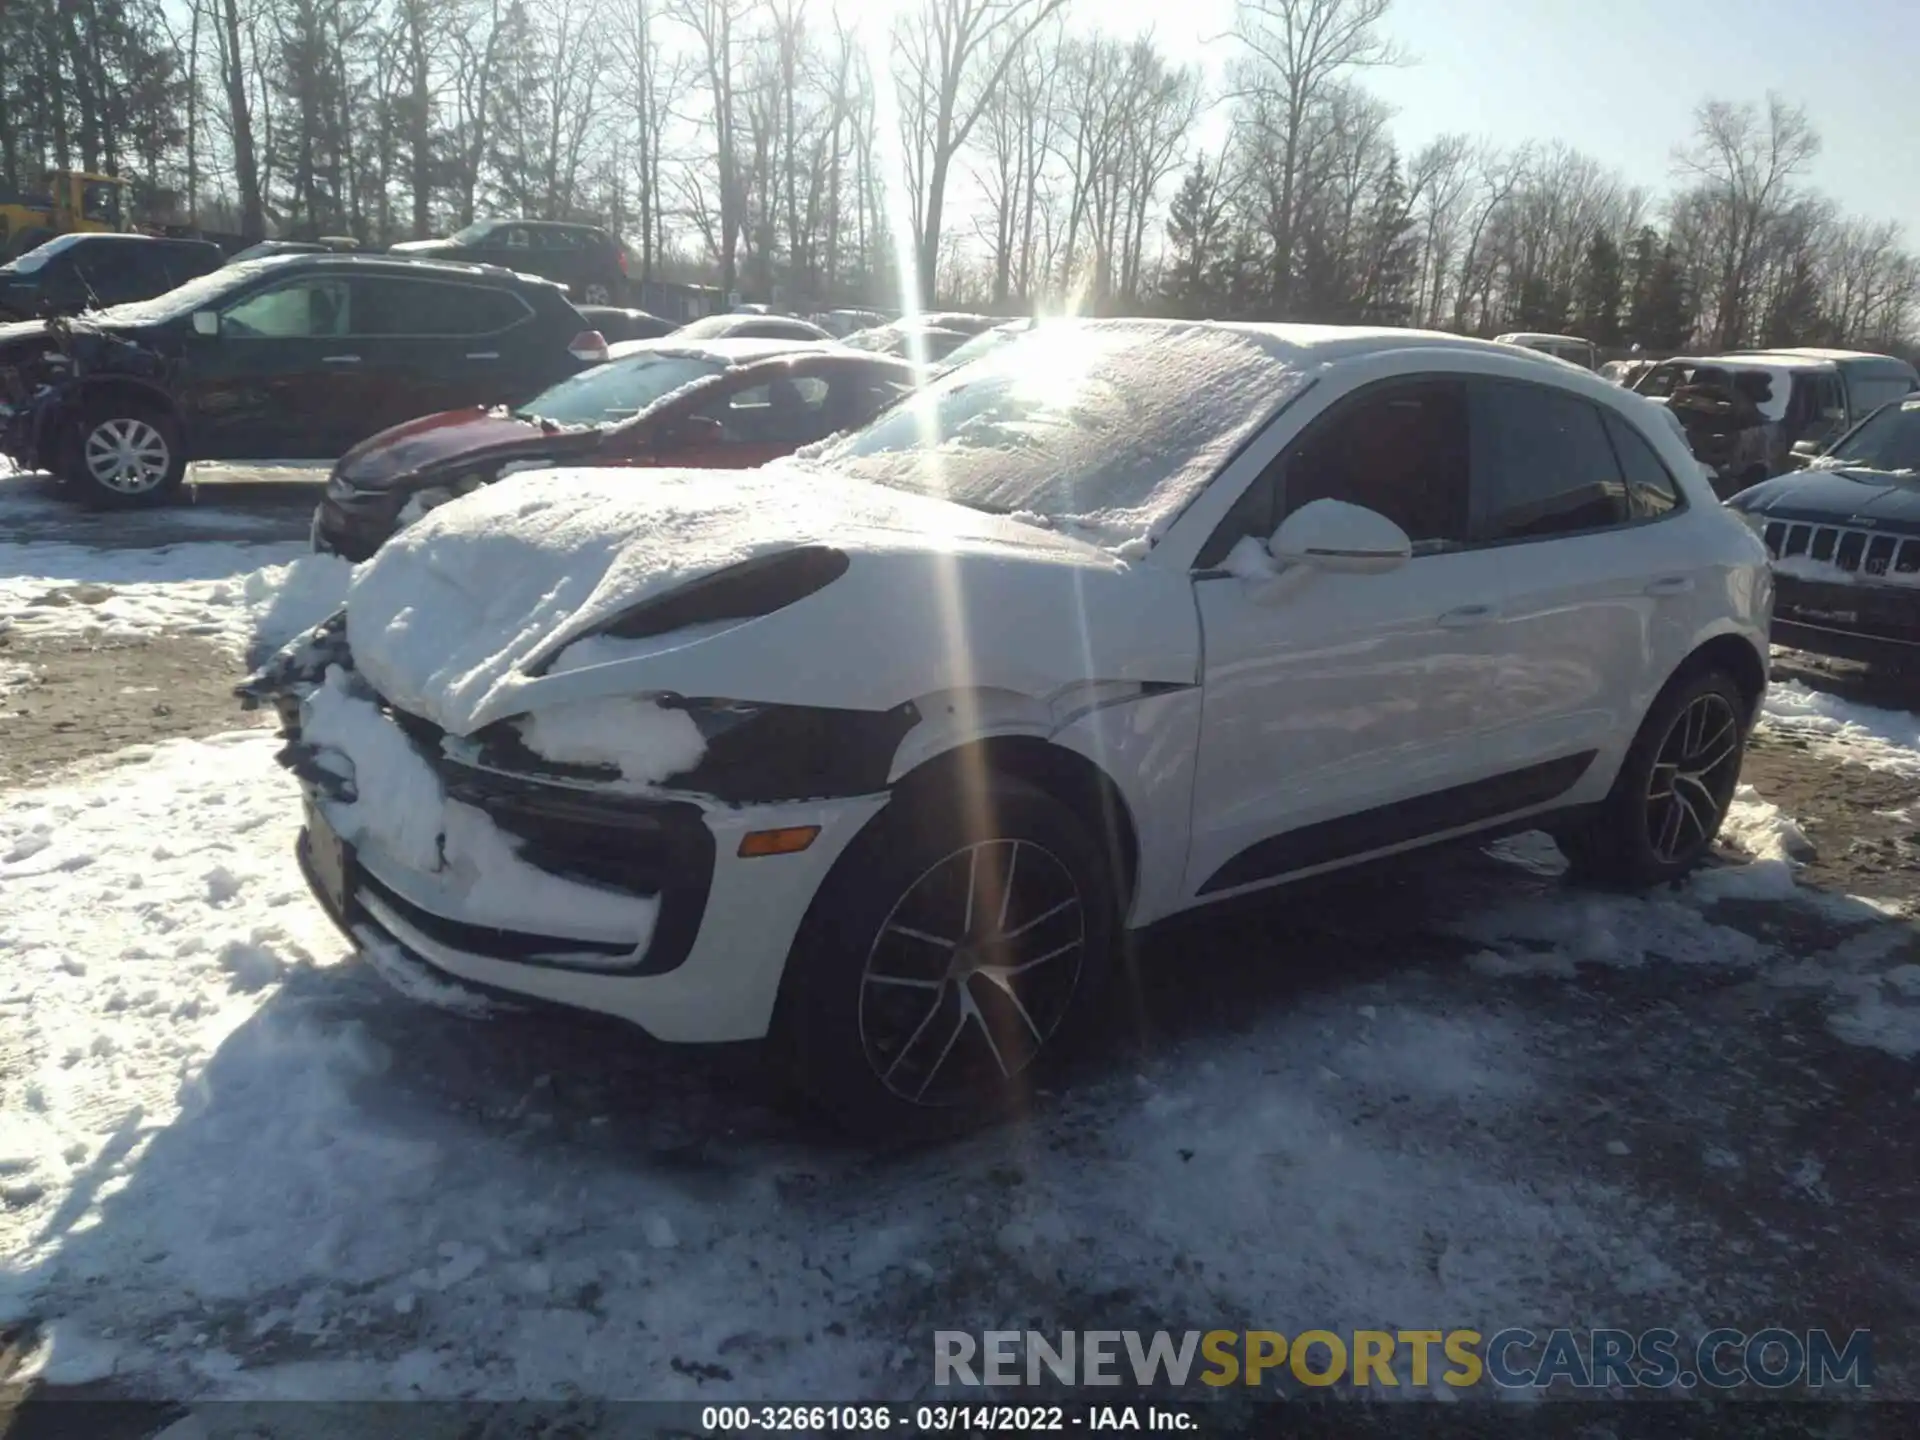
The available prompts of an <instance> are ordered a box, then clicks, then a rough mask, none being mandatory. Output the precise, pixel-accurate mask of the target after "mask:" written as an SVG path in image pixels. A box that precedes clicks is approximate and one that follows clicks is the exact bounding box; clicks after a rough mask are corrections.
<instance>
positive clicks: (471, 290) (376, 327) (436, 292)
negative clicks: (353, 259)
mask: <svg viewBox="0 0 1920 1440" xmlns="http://www.w3.org/2000/svg"><path fill="white" fill-rule="evenodd" d="M354 292H355V304H354V319H355V321H356V322H357V323H356V324H355V327H354V333H355V334H359V335H385V336H390V337H394V338H400V337H405V336H414V337H434V336H457V335H492V334H495V333H497V332H498V331H501V330H505V329H506V328H507V327H508V326H510V325H515V324H518V323H519V322H520V321H521V320H523V319H525V318H526V316H527V313H528V312H527V307H526V306H525V305H524V304H522V303H521V301H520V299H519V297H517V296H515V295H513V294H511V293H510V292H508V291H505V290H492V289H483V288H482V287H480V286H478V285H450V284H446V283H443V282H440V281H421V280H402V279H399V278H397V277H374V276H362V277H355V279H354Z"/></svg>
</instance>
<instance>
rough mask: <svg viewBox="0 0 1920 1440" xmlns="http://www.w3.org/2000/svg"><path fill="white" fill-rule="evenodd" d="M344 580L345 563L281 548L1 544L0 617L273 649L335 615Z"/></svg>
mask: <svg viewBox="0 0 1920 1440" xmlns="http://www.w3.org/2000/svg"><path fill="white" fill-rule="evenodd" d="M263 561H264V562H265V563H264V564H263V563H262V562H263ZM351 573H352V567H351V566H350V565H348V564H347V562H346V561H344V560H341V559H339V558H337V557H335V556H330V555H314V554H311V553H309V552H308V551H307V549H306V547H305V546H304V545H297V544H288V543H281V544H270V545H253V544H240V545H235V544H221V543H215V542H211V541H194V542H189V543H186V544H180V545H163V546H160V547H158V548H156V549H151V550H95V549H91V548H88V547H86V546H81V545H68V544H44V543H32V544H20V543H13V542H6V543H0V614H3V615H5V616H6V617H7V618H8V619H9V620H11V621H12V623H13V625H14V626H15V627H16V628H17V629H18V631H19V632H20V633H21V634H25V635H50V634H71V633H73V632H75V631H81V630H93V629H97V630H99V631H101V632H103V633H105V634H108V635H116V636H118V635H126V636H137V635H149V634H153V633H155V632H158V631H177V632H180V633H184V634H189V635H205V636H208V637H209V638H211V639H214V640H216V641H218V642H219V643H221V644H224V645H227V646H229V647H231V648H232V649H234V650H236V651H248V650H257V649H273V648H277V647H278V646H279V645H281V644H284V643H285V642H286V641H287V640H289V639H291V638H292V637H293V636H295V635H297V634H298V633H300V631H302V630H304V629H306V628H307V627H309V626H310V625H313V624H315V623H317V622H318V621H320V620H323V619H325V618H326V616H327V615H328V614H330V613H332V611H334V610H335V609H337V608H339V604H340V600H341V597H342V596H343V595H344V594H345V593H346V588H347V581H348V578H349V576H350V575H351Z"/></svg>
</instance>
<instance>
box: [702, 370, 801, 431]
mask: <svg viewBox="0 0 1920 1440" xmlns="http://www.w3.org/2000/svg"><path fill="white" fill-rule="evenodd" d="M827 390H828V387H827V382H826V381H824V380H822V379H821V378H820V377H819V376H817V375H781V376H778V377H776V378H774V379H772V380H769V381H767V382H766V383H765V384H762V385H749V386H747V387H745V388H744V389H739V390H734V391H732V392H731V393H730V394H726V395H722V396H720V397H718V398H717V399H715V400H713V401H711V402H709V403H708V404H706V405H704V406H702V407H701V409H700V410H699V412H698V413H699V414H701V415H704V416H706V417H707V418H708V419H710V420H717V421H719V422H720V428H721V430H722V431H723V432H724V438H725V439H726V440H728V441H729V442H731V443H733V444H737V445H805V444H808V443H809V442H811V441H814V440H824V439H826V437H827V436H828V435H830V434H832V433H833V426H832V424H831V421H830V412H829V410H828V408H827Z"/></svg>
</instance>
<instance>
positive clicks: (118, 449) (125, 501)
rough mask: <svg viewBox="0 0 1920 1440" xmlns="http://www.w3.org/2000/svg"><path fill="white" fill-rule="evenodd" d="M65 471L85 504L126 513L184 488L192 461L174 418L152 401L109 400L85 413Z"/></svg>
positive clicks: (100, 401) (94, 403) (91, 404)
mask: <svg viewBox="0 0 1920 1440" xmlns="http://www.w3.org/2000/svg"><path fill="white" fill-rule="evenodd" d="M63 469H64V473H65V474H66V477H67V480H68V483H70V484H71V485H72V486H73V487H74V493H75V494H76V495H77V496H78V498H79V499H80V501H81V502H82V503H83V504H87V505H92V506H96V507H98V508H101V509H125V508H130V507H134V506H141V505H158V504H161V503H163V502H164V501H166V500H167V499H168V498H169V497H170V496H171V495H172V494H173V492H174V491H176V490H178V489H179V488H180V481H181V479H182V478H183V477H184V476H185V475H186V472H187V458H186V451H185V447H184V445H183V444H182V443H181V437H180V427H179V426H178V425H176V424H175V423H174V421H173V418H172V417H171V416H169V415H167V414H165V413H164V412H162V411H161V410H160V408H159V407H158V406H156V405H153V404H151V403H148V402H143V401H140V400H128V399H120V398H116V397H112V396H108V397H105V398H102V399H98V400H90V401H88V402H87V404H86V405H85V407H84V408H83V409H82V410H81V412H80V424H79V426H78V428H77V431H76V433H75V436H74V440H73V450H72V453H71V454H70V455H69V456H68V458H67V463H66V465H65V466H64V467H63Z"/></svg>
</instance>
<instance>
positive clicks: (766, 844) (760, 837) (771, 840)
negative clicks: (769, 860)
mask: <svg viewBox="0 0 1920 1440" xmlns="http://www.w3.org/2000/svg"><path fill="white" fill-rule="evenodd" d="M819 833H820V827H819V826H818V825H793V826H789V827H788V828H787V829H785V830H750V831H748V832H747V833H746V834H745V835H742V836H741V837H740V858H741V859H742V860H751V859H753V858H754V857H755V856H759V855H798V854H799V853H800V852H801V851H802V850H804V849H806V848H807V847H808V846H809V845H811V844H813V842H814V838H815V837H816V836H817V835H819Z"/></svg>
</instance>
